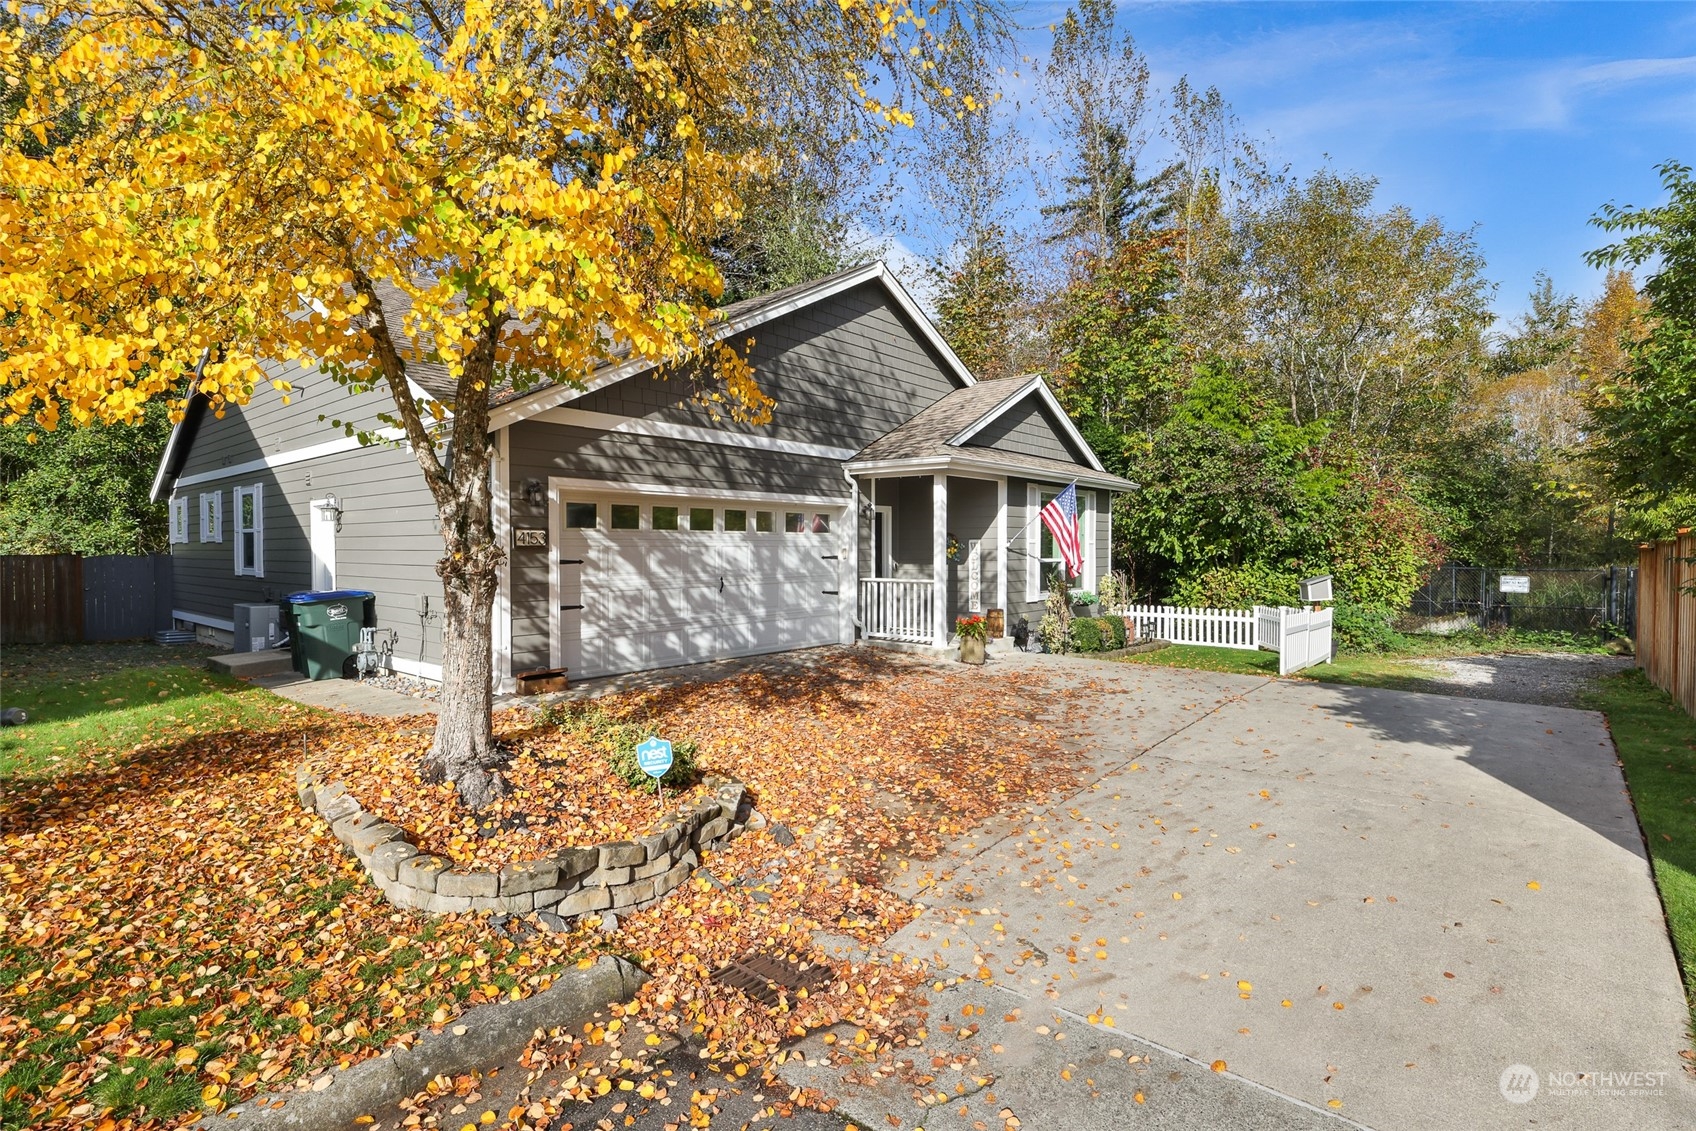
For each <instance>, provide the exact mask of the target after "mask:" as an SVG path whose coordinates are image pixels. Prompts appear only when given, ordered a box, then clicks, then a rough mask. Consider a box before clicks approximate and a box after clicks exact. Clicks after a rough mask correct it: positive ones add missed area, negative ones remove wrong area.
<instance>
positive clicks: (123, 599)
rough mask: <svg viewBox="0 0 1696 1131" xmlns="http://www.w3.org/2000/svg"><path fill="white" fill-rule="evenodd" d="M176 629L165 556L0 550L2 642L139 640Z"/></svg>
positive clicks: (72, 642) (49, 642) (0, 637)
mask: <svg viewBox="0 0 1696 1131" xmlns="http://www.w3.org/2000/svg"><path fill="white" fill-rule="evenodd" d="M170 627H171V559H170V558H169V557H168V556H166V555H164V554H151V555H134V556H132V555H119V554H112V555H100V556H96V557H87V558H85V557H83V556H82V555H81V554H8V555H5V556H0V643H5V644H77V643H81V642H83V641H94V640H135V639H139V638H142V637H145V636H150V635H152V634H153V633H154V632H155V631H156V630H158V629H161V628H170Z"/></svg>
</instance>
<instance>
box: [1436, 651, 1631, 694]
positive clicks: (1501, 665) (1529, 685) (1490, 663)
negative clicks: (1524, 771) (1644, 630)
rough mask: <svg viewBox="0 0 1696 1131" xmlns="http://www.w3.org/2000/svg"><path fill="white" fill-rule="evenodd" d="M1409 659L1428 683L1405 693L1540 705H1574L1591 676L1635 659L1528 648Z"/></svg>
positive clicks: (1626, 665) (1623, 666)
mask: <svg viewBox="0 0 1696 1131" xmlns="http://www.w3.org/2000/svg"><path fill="white" fill-rule="evenodd" d="M1413 663H1414V664H1415V666H1418V667H1421V668H1425V669H1427V670H1429V671H1430V672H1431V673H1432V678H1431V686H1430V687H1413V686H1409V688H1408V690H1410V691H1431V692H1435V693H1437V694H1440V695H1460V696H1463V697H1465V698H1468V699H1496V700H1500V701H1503V702H1507V703H1536V704H1539V705H1541V706H1545V707H1576V706H1577V705H1578V698H1579V696H1580V695H1582V694H1583V692H1584V691H1585V689H1586V688H1588V687H1589V685H1590V683H1591V681H1592V680H1595V679H1597V678H1599V677H1601V676H1605V675H1613V674H1614V673H1615V672H1622V671H1624V670H1626V669H1627V668H1630V667H1634V666H1636V663H1637V661H1636V660H1634V659H1632V658H1631V657H1630V656H1598V655H1580V654H1577V653H1572V652H1531V653H1526V654H1520V655H1505V656H1462V657H1460V658H1458V659H1453V660H1417V661H1413ZM1410 682H1411V681H1410Z"/></svg>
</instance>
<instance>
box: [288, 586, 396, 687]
mask: <svg viewBox="0 0 1696 1131" xmlns="http://www.w3.org/2000/svg"><path fill="white" fill-rule="evenodd" d="M376 600H377V595H376V594H375V593H367V592H366V591H365V590H363V589H327V590H323V591H321V592H308V593H290V594H289V595H288V596H287V597H284V598H283V611H284V613H285V614H286V615H287V618H288V622H289V647H290V650H291V652H292V654H293V656H294V670H295V671H297V672H299V673H300V674H301V675H303V676H306V677H307V678H308V679H341V678H342V677H343V676H345V675H347V674H348V668H349V665H350V661H351V660H352V658H353V654H354V653H355V652H357V651H359V630H360V629H362V628H365V627H366V626H367V625H369V624H370V623H371V613H372V606H373V605H374V604H375V602H376Z"/></svg>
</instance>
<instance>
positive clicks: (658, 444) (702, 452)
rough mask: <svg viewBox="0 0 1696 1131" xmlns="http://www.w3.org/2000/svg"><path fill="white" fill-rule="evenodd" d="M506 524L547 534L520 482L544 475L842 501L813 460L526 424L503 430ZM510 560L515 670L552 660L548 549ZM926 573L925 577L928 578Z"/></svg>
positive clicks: (830, 469)
mask: <svg viewBox="0 0 1696 1131" xmlns="http://www.w3.org/2000/svg"><path fill="white" fill-rule="evenodd" d="M508 443H509V448H508V454H509V457H510V461H511V462H510V471H509V474H510V480H509V484H508V486H509V491H510V496H509V497H510V498H511V500H512V519H511V522H512V525H513V526H514V527H531V528H540V529H547V526H548V514H547V504H546V503H545V502H544V503H542V504H539V505H532V504H530V503H527V502H525V501H524V484H525V481H526V480H529V479H535V480H538V481H540V482H542V483H543V484H546V483H547V481H548V478H549V477H550V476H557V477H561V478H567V479H589V480H599V481H603V482H605V483H607V484H608V486H607V490H608V491H610V492H616V491H617V490H618V486H617V485H618V484H620V483H637V484H644V485H648V486H654V487H664V488H666V489H667V490H673V491H676V492H677V493H678V494H679V495H682V496H687V495H690V494H696V495H699V496H700V497H702V498H718V497H722V495H723V493H724V492H726V491H729V492H732V493H741V492H759V493H770V494H780V495H810V496H814V497H818V498H823V499H839V500H841V501H842V502H843V503H846V502H847V499H848V494H849V488H848V483H847V480H845V479H844V478H843V477H842V465H841V464H839V463H837V462H835V461H833V460H827V459H820V458H818V457H816V456H800V455H792V454H789V453H785V452H773V451H767V450H763V449H758V448H738V447H727V446H725V445H722V444H704V443H698V442H693V441H687V440H672V439H664V438H658V437H650V436H633V435H629V434H625V433H612V432H599V431H596V430H594V429H589V428H580V427H577V426H574V425H564V424H551V423H548V422H545V421H537V420H529V421H523V422H521V423H518V424H514V425H512V426H511V428H510V429H509V440H508ZM509 552H510V553H511V555H512V567H511V577H512V663H513V670H514V671H523V670H525V669H526V668H534V667H543V666H546V665H547V664H548V663H549V662H550V644H549V639H548V636H549V629H550V626H551V624H552V620H553V610H552V609H550V608H549V582H550V576H551V570H552V567H551V565H550V555H549V554H548V552H546V551H543V550H539V549H524V550H520V549H516V548H511V547H510V542H509ZM927 576H928V573H927Z"/></svg>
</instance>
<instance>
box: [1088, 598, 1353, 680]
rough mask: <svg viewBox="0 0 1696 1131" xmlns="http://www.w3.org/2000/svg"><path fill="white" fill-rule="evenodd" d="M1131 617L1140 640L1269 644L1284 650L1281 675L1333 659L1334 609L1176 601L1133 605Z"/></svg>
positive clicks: (1241, 645)
mask: <svg viewBox="0 0 1696 1131" xmlns="http://www.w3.org/2000/svg"><path fill="white" fill-rule="evenodd" d="M1120 615H1122V616H1127V617H1131V618H1132V619H1133V620H1134V621H1135V623H1136V626H1137V639H1138V640H1165V641H1169V642H1170V643H1173V644H1209V645H1212V646H1213V647H1215V648H1241V649H1244V650H1245V651H1252V650H1254V649H1258V648H1266V649H1268V650H1270V651H1273V652H1276V653H1278V674H1279V675H1289V674H1290V673H1291V672H1297V671H1300V670H1301V669H1303V668H1307V667H1312V666H1313V665H1314V664H1324V663H1329V662H1330V659H1331V616H1332V614H1331V610H1330V609H1329V608H1324V609H1319V610H1317V611H1315V610H1313V609H1281V608H1268V607H1267V606H1265V605H1256V606H1255V607H1254V608H1253V609H1186V608H1179V607H1177V606H1174V605H1130V606H1128V607H1127V608H1125V609H1124V611H1123V612H1122V613H1121V614H1120Z"/></svg>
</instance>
